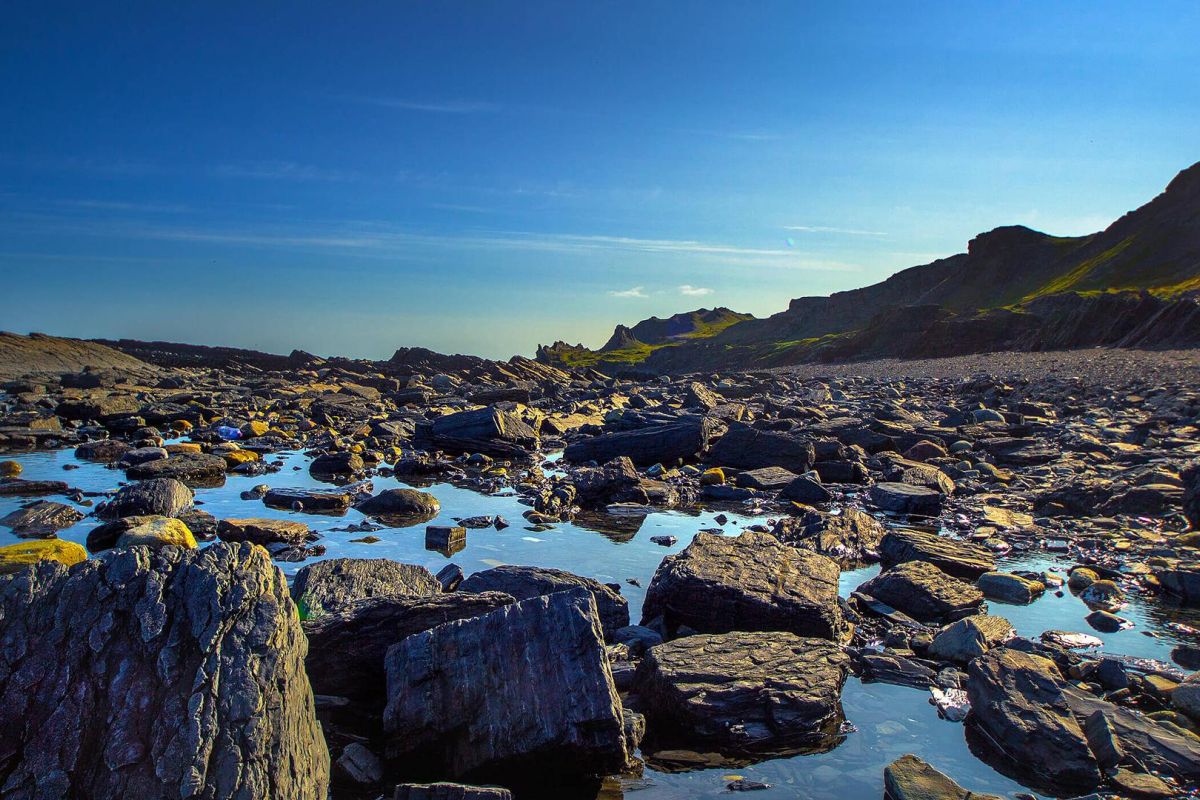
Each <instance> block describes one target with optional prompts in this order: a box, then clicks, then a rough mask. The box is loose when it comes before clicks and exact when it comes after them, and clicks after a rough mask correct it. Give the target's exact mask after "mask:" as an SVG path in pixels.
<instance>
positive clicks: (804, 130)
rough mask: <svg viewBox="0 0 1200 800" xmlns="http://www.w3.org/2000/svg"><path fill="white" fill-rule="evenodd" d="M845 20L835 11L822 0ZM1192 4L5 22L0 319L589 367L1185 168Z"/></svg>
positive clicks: (329, 351) (260, 343) (254, 5)
mask: <svg viewBox="0 0 1200 800" xmlns="http://www.w3.org/2000/svg"><path fill="white" fill-rule="evenodd" d="M842 6H844V7H842ZM1197 41H1200V4H1198V3H1195V2H1192V1H1189V2H1155V3H1146V4H1142V3H1125V2H1100V1H1097V0H1091V1H1090V2H1055V3H1032V2H1030V3H1024V2H1012V3H994V2H988V3H981V2H970V1H969V0H967V1H964V0H958V1H957V2H949V3H939V2H928V3H920V4H917V3H896V2H886V3H872V2H862V3H846V4H841V3H805V2H798V1H797V0H791V1H790V2H778V3H777V2H750V3H727V2H703V0H698V1H696V2H692V1H689V2H682V1H681V2H676V3H665V2H655V1H654V0H636V1H635V2H627V3H626V2H604V1H603V0H599V1H596V2H587V3H562V2H548V3H543V2H537V0H523V1H522V2H508V3H499V2H486V1H485V0H472V1H471V2H432V1H430V2H394V1H392V2H379V3H372V2H366V1H365V0H363V1H362V2H340V3H332V2H331V3H308V2H302V1H300V0H296V1H294V2H287V3H284V2H274V1H273V0H262V2H250V3H244V2H243V3H232V2H211V3H200V2H178V3H176V2H169V3H163V2H144V3H143V2H136V1H135V0H130V1H129V2H121V3H95V2H86V3H83V2H80V3H59V2H53V1H52V0H42V1H40V2H15V3H11V4H6V6H5V15H4V24H3V25H0V277H2V281H0V286H2V287H3V291H0V329H5V330H10V331H16V332H22V333H24V332H28V331H42V332H46V333H53V334H58V335H66V336H79V337H89V338H91V337H109V338H112V337H130V338H140V339H164V340H170V341H183V342H191V343H199V344H213V345H231V346H239V347H250V348H255V349H260V350H267V351H272V352H285V353H286V352H288V351H290V350H291V349H293V348H300V349H303V350H308V351H311V352H314V353H317V354H320V355H335V354H341V355H351V356H361V357H370V358H386V357H388V356H389V355H391V353H392V352H393V351H394V350H395V349H396V348H397V347H401V346H423V347H429V348H432V349H435V350H439V351H442V352H464V353H473V354H477V355H483V356H488V357H507V356H509V355H512V354H514V353H521V354H526V355H531V354H532V353H533V351H534V349H535V347H536V346H537V345H538V344H539V343H549V342H552V341H555V340H559V339H562V340H567V341H570V342H572V343H575V342H583V343H584V344H587V345H590V346H593V347H597V346H599V345H601V344H603V342H604V341H605V340H606V339H607V338H608V336H609V334H610V333H611V331H612V328H613V326H614V325H615V324H616V323H619V322H620V323H627V324H632V323H634V322H636V321H638V320H640V319H644V318H646V317H648V316H651V315H658V316H665V315H668V314H671V313H674V312H678V311H684V310H691V309H694V308H698V307H712V306H714V305H723V306H728V307H730V308H733V309H736V310H739V311H749V312H751V313H754V314H756V315H760V316H765V315H769V314H772V313H776V312H778V311H781V310H783V309H785V308H786V307H787V303H788V301H789V300H790V299H791V298H793V297H797V296H802V295H824V294H828V293H830V292H834V291H840V290H845V289H851V288H855V287H858V286H863V285H867V284H870V283H873V282H876V281H878V280H882V279H883V278H885V277H887V276H888V275H890V274H892V273H893V272H896V271H898V270H900V269H903V268H905V267H909V266H912V265H915V264H922V263H926V262H928V261H930V260H933V259H934V258H940V257H943V256H947V255H950V254H953V253H957V252H962V251H964V250H965V248H966V243H967V241H968V240H969V239H970V238H971V237H973V236H974V235H976V234H977V233H980V232H982V231H986V230H990V229H992V228H994V227H997V226H999V225H1007V224H1018V223H1019V224H1025V225H1029V226H1030V227H1033V228H1037V229H1039V230H1044V231H1047V232H1049V233H1054V234H1058V235H1070V234H1083V233H1089V232H1092V231H1095V230H1099V229H1102V228H1104V227H1106V226H1107V225H1108V224H1109V223H1111V222H1112V221H1113V220H1115V219H1116V218H1117V217H1118V216H1120V215H1121V214H1123V213H1125V212H1126V211H1128V210H1130V209H1132V208H1135V207H1137V206H1139V205H1141V204H1143V203H1145V202H1146V201H1148V200H1149V199H1150V198H1152V197H1153V196H1154V195H1156V194H1157V193H1158V192H1160V191H1161V190H1162V189H1163V188H1164V187H1165V186H1166V184H1167V183H1168V181H1169V180H1170V179H1171V178H1172V177H1173V176H1174V175H1175V174H1176V173H1177V172H1178V171H1179V170H1181V169H1183V168H1185V167H1187V166H1189V165H1190V164H1192V163H1194V162H1196V161H1197V160H1200V47H1197V46H1196V42H1197Z"/></svg>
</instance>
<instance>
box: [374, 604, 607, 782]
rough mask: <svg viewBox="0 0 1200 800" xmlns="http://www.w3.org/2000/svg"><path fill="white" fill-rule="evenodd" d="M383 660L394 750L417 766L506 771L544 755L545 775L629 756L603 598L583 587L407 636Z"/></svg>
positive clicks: (576, 772) (471, 773) (585, 770)
mask: <svg viewBox="0 0 1200 800" xmlns="http://www.w3.org/2000/svg"><path fill="white" fill-rule="evenodd" d="M385 667H386V670H387V692H388V703H387V707H386V709H385V710H384V728H385V731H386V733H387V735H388V737H389V739H388V755H389V757H390V758H392V759H394V760H397V761H399V762H400V763H404V764H409V765H412V768H413V769H414V770H420V771H424V772H435V773H438V774H441V775H448V776H453V777H456V778H457V777H483V776H489V775H490V776H497V777H502V776H504V775H506V774H508V775H511V774H512V773H513V772H514V771H515V772H518V773H519V772H521V771H522V767H523V765H524V764H525V763H528V760H529V759H530V758H531V757H534V756H536V757H537V763H538V775H537V780H539V781H545V780H550V779H554V778H555V777H556V776H564V777H565V778H566V779H570V778H577V777H581V776H585V775H601V774H609V773H612V772H617V771H619V770H621V769H622V768H624V766H625V764H626V762H627V760H628V751H627V749H626V743H625V735H624V720H623V715H622V711H621V701H620V699H619V698H618V696H617V690H616V688H615V687H614V686H613V682H612V675H611V673H610V671H609V667H608V659H607V656H606V654H605V651H604V643H603V633H602V631H601V628H600V621H599V619H598V618H597V616H596V606H595V602H594V601H593V600H592V596H591V595H590V594H589V593H588V592H586V591H584V590H582V589H571V590H568V591H565V592H556V593H555V594H552V595H548V596H545V597H535V598H532V599H529V600H524V601H522V602H520V603H516V604H513V605H509V606H504V607H503V608H500V609H497V610H496V611H493V612H491V613H489V614H485V615H484V616H481V617H476V618H474V619H468V620H461V621H458V622H453V623H450V624H447V625H442V626H439V627H437V628H434V629H432V630H429V631H424V632H422V633H418V634H415V635H413V636H409V637H408V638H406V639H403V640H401V641H400V642H399V643H398V644H396V645H394V646H393V647H392V648H391V649H390V650H389V651H388V654H387V658H386V661H385ZM524 777H525V779H526V780H527V779H528V776H527V775H526V776H524Z"/></svg>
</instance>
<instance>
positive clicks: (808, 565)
mask: <svg viewBox="0 0 1200 800" xmlns="http://www.w3.org/2000/svg"><path fill="white" fill-rule="evenodd" d="M839 574H840V570H839V568H838V565H837V564H836V563H835V562H834V561H832V560H831V559H828V558H826V557H825V556H822V555H818V554H817V553H813V552H809V551H807V550H799V549H796V548H794V547H788V546H787V545H785V544H781V543H780V542H779V540H777V539H776V538H775V537H774V536H772V535H770V534H769V533H756V532H747V533H743V534H742V535H741V536H737V537H729V536H720V535H717V534H711V533H697V534H696V536H695V538H694V539H692V543H691V544H690V545H688V546H687V547H686V548H685V549H683V550H681V551H680V552H678V553H676V554H674V555H671V556H667V557H666V558H664V559H663V561H662V564H660V565H659V567H658V570H657V571H656V572H655V573H654V579H653V580H652V581H651V583H650V588H649V589H648V590H647V591H646V602H645V604H644V605H643V607H642V624H646V623H647V622H649V621H652V620H654V619H656V618H657V617H660V616H661V617H662V618H663V622H664V623H665V625H666V627H667V629H668V631H672V630H675V629H677V628H678V627H679V626H680V625H686V626H688V627H690V628H692V629H693V630H696V631H701V632H704V633H727V632H729V631H736V630H741V631H788V632H790V633H794V634H796V635H797V636H816V637H819V638H822V639H837V638H840V637H841V635H842V634H843V632H844V631H845V627H846V626H845V621H844V620H843V618H842V611H841V607H840V606H839V605H838V577H839Z"/></svg>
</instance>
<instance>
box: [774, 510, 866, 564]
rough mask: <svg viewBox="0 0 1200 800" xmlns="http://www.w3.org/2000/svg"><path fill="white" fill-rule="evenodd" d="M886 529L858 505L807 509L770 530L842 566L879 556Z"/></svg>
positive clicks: (783, 520) (779, 538)
mask: <svg viewBox="0 0 1200 800" xmlns="http://www.w3.org/2000/svg"><path fill="white" fill-rule="evenodd" d="M886 532H887V529H886V528H884V527H883V524H882V523H880V522H879V520H877V519H875V518H874V517H872V516H871V515H870V514H867V513H866V512H864V511H859V510H858V509H855V508H849V507H847V508H843V509H842V511H841V513H840V514H826V513H824V512H821V511H816V510H813V511H806V512H805V513H803V514H801V515H800V516H798V517H783V518H781V519H780V520H779V521H778V522H776V523H775V527H774V528H772V530H771V533H772V534H774V536H775V538H776V539H778V540H779V541H781V542H783V543H784V544H787V545H791V546H792V547H801V548H804V549H805V550H812V551H814V552H817V553H820V554H821V555H823V556H828V557H829V558H832V559H833V560H834V561H837V562H838V563H839V564H841V565H843V566H850V565H854V564H860V563H863V562H865V561H877V560H878V559H879V543H880V541H882V539H883V536H884V534H885V533H886Z"/></svg>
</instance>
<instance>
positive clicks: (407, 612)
mask: <svg viewBox="0 0 1200 800" xmlns="http://www.w3.org/2000/svg"><path fill="white" fill-rule="evenodd" d="M514 602H516V601H515V600H514V598H513V597H512V596H511V595H506V594H502V593H500V592H483V593H480V594H462V593H459V592H455V593H452V594H441V595H428V596H417V595H390V596H377V597H369V598H367V599H365V600H358V601H355V602H352V603H345V604H343V605H340V606H338V607H337V610H335V611H330V612H326V613H325V614H322V615H320V616H319V617H316V618H314V619H308V620H305V621H304V633H305V635H306V636H307V637H308V657H307V658H306V659H305V662H304V663H305V668H306V669H307V671H308V678H309V680H310V681H311V682H312V685H313V691H315V692H316V693H317V694H323V695H336V696H338V697H345V698H348V699H350V700H353V701H356V702H360V703H364V704H366V705H367V706H368V707H370V708H372V709H375V710H378V709H381V708H383V705H384V703H385V701H386V697H385V695H386V691H385V690H386V688H387V685H386V684H387V678H386V675H385V673H384V669H383V660H384V656H385V655H386V654H387V650H388V648H389V647H391V646H392V645H394V644H395V643H396V642H399V641H400V640H401V639H404V638H405V637H407V636H411V635H412V634H414V633H420V632H421V631H427V630H429V629H430V628H435V627H437V626H438V625H442V624H445V623H447V622H453V621H454V620H459V619H469V618H471V617H478V616H480V615H483V614H487V613H489V612H491V611H495V610H496V609H497V608H500V607H501V606H504V605H508V604H510V603H514Z"/></svg>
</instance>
